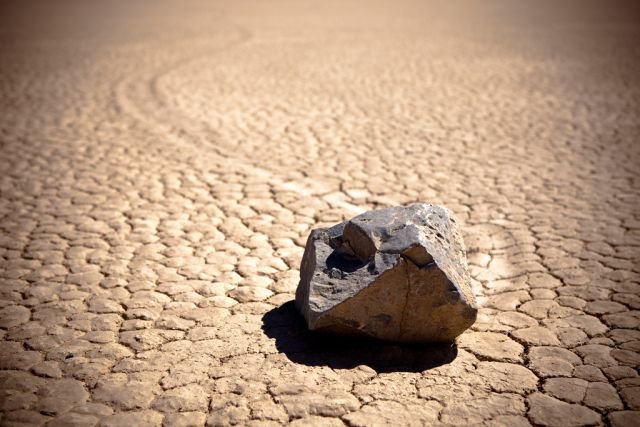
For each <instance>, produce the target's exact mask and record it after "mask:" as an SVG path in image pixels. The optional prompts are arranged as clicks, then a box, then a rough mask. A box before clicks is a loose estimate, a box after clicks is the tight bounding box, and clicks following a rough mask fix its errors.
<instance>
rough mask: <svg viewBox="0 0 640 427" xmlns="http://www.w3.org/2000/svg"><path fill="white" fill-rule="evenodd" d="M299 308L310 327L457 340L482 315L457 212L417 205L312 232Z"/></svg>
mask: <svg viewBox="0 0 640 427" xmlns="http://www.w3.org/2000/svg"><path fill="white" fill-rule="evenodd" d="M296 307H297V308H298V310H299V311H300V313H301V314H302V315H303V316H304V318H305V319H306V321H307V325H308V327H309V329H312V330H320V331H325V332H331V333H338V334H345V335H364V336H370V337H375V338H379V339H383V340H390V341H398V342H451V341H453V340H454V339H455V338H456V337H457V336H458V335H460V334H461V333H462V332H463V331H464V330H465V329H467V328H468V327H470V326H471V325H472V324H473V322H474V321H475V319H476V315H477V308H476V304H475V298H474V296H473V293H472V292H471V286H470V279H469V273H468V268H467V261H466V255H465V248H464V243H463V241H462V237H461V235H460V233H459V231H458V225H457V222H456V220H455V219H454V217H453V214H452V213H451V211H449V210H448V209H447V208H445V207H442V206H438V205H432V204H425V203H417V204H413V205H410V206H406V207H403V206H399V207H393V208H387V209H379V210H372V211H369V212H365V213H363V214H361V215H358V216H356V217H355V218H353V219H351V220H349V221H345V222H342V223H340V224H337V225H335V226H333V227H330V228H319V229H315V230H313V231H312V232H311V235H310V236H309V239H308V240H307V245H306V248H305V252H304V256H303V258H302V265H301V268H300V284H299V285H298V289H297V291H296Z"/></svg>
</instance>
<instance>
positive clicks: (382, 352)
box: [262, 301, 458, 373]
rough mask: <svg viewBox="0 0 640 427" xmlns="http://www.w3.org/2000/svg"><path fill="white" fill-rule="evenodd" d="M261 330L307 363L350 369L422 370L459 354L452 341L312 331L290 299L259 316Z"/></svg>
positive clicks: (291, 356) (294, 359) (293, 357)
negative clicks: (388, 339)
mask: <svg viewBox="0 0 640 427" xmlns="http://www.w3.org/2000/svg"><path fill="white" fill-rule="evenodd" d="M262 329H263V331H264V332H265V334H266V335H267V336H268V337H270V338H274V339H275V340H276V348H277V349H278V351H279V352H281V353H284V354H285V355H286V356H287V357H288V358H289V360H291V361H292V362H294V363H299V364H302V365H307V366H329V367H331V368H335V369H350V368H355V367H356V366H360V365H366V366H369V367H370V368H372V369H374V370H375V371H376V372H378V373H381V372H422V371H425V370H427V369H432V368H436V367H438V366H442V365H446V364H448V363H451V362H452V361H453V360H454V359H455V358H456V356H457V355H458V348H457V346H456V344H455V343H451V344H402V343H388V342H383V341H379V340H374V339H369V338H354V337H339V336H335V335H327V334H322V333H318V332H311V331H309V330H308V329H307V325H306V323H305V321H304V319H303V318H302V316H301V315H300V314H299V313H298V311H297V310H296V308H295V305H294V303H293V301H289V302H287V303H284V304H283V305H281V306H280V307H276V308H274V309H273V310H271V311H269V312H267V313H266V314H265V315H264V316H263V317H262Z"/></svg>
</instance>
